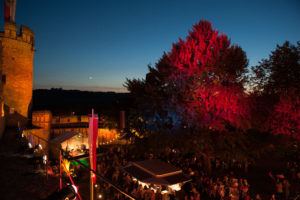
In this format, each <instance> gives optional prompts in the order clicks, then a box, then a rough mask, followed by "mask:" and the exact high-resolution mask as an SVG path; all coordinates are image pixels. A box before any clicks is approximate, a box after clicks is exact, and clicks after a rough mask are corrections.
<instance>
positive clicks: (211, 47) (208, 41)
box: [126, 21, 248, 130]
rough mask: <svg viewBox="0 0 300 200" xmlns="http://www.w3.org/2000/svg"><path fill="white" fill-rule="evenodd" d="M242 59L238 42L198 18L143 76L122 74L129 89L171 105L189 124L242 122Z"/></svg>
mask: <svg viewBox="0 0 300 200" xmlns="http://www.w3.org/2000/svg"><path fill="white" fill-rule="evenodd" d="M247 65H248V61H247V58H246V54H245V52H244V51H243V50H242V49H241V48H240V47H238V46H236V45H231V44H230V40H229V39H228V38H227V36H226V35H225V34H219V33H218V31H217V30H215V29H213V27H212V25H211V23H210V22H208V21H200V22H199V23H198V24H196V25H194V26H193V30H192V31H190V32H189V36H188V37H187V38H186V40H183V39H179V42H178V43H176V44H174V45H173V47H172V50H171V51H170V52H169V53H168V54H164V55H163V57H162V58H161V60H160V61H159V62H158V63H157V64H156V65H155V67H154V68H153V67H149V73H148V74H147V76H146V79H145V80H127V82H126V86H127V88H128V90H129V91H130V92H131V93H132V94H138V93H139V92H141V91H142V93H143V94H141V93H139V95H138V96H139V97H141V96H143V97H146V100H145V99H144V102H145V101H150V102H152V104H153V105H157V108H158V107H159V110H160V111H162V110H163V111H167V112H169V113H170V110H171V112H172V114H176V115H177V116H180V118H181V120H182V122H183V123H185V124H187V125H189V126H191V127H209V128H212V129H217V130H224V129H225V126H226V125H228V124H229V125H231V126H235V127H237V128H243V127H245V124H246V123H244V122H245V120H244V119H246V118H247V114H248V110H247V104H246V102H245V98H244V90H243V85H242V84H243V82H244V74H245V72H246V67H247ZM138 91H139V92H138ZM162 113H165V112H162Z"/></svg>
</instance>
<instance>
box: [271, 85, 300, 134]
mask: <svg viewBox="0 0 300 200" xmlns="http://www.w3.org/2000/svg"><path fill="white" fill-rule="evenodd" d="M270 116H271V117H270V120H269V122H268V123H269V126H270V130H271V132H272V133H273V134H275V135H278V134H284V135H289V136H293V137H295V138H298V139H300V97H299V95H298V96H297V95H296V94H295V89H291V90H290V91H289V92H288V93H287V94H281V96H280V100H279V102H278V103H277V104H276V105H275V106H274V110H273V112H272V114H271V115H270Z"/></svg>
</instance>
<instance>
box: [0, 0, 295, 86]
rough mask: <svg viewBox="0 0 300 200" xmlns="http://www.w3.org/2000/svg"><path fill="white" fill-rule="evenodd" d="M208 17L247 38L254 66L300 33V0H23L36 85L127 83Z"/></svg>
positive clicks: (20, 8) (20, 11)
mask: <svg viewBox="0 0 300 200" xmlns="http://www.w3.org/2000/svg"><path fill="white" fill-rule="evenodd" d="M0 10H1V13H2V11H3V3H2V2H1V7H0ZM200 19H206V20H209V21H211V22H212V24H213V27H214V28H216V29H218V30H219V31H220V32H223V33H225V34H227V35H228V36H229V38H231V41H232V43H234V44H238V45H240V46H241V47H242V48H243V49H244V51H246V53H247V57H248V59H249V62H250V64H249V66H252V65H256V64H257V63H258V61H259V60H261V59H262V58H268V56H269V54H270V52H271V51H272V50H274V49H275V48H276V44H280V45H281V44H282V43H283V42H284V41H286V40H289V41H290V42H292V43H293V44H296V41H297V40H300V1H299V0H294V1H293V0H280V1H279V0H270V1H264V0H249V1H243V0H236V1H230V0H226V1H225V0H220V1H208V0H207V1H201V0H195V1H188V0H182V1H179V0H119V1H114V0H106V1H100V0H93V1H92V0H17V9H16V23H17V24H18V25H20V24H24V25H27V26H29V27H30V28H32V29H33V31H34V33H35V38H36V50H37V52H36V53H35V57H34V88H35V89H36V88H51V87H62V88H64V89H81V90H94V91H95V90H97V91H100V90H102V91H103V90H104V91H107V90H110V91H125V89H124V88H123V86H122V85H123V83H124V82H125V79H126V78H144V77H145V74H146V73H147V65H148V64H149V63H151V64H155V63H156V62H157V61H158V59H159V58H160V57H161V55H162V54H163V52H164V51H166V52H167V51H169V50H170V48H171V46H172V43H174V42H176V41H178V38H179V37H182V38H185V37H186V36H187V34H188V30H191V28H192V25H193V24H195V23H197V22H198V21H199V20H200ZM0 21H1V22H0V27H1V30H2V29H3V15H1V18H0Z"/></svg>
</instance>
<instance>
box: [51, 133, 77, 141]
mask: <svg viewBox="0 0 300 200" xmlns="http://www.w3.org/2000/svg"><path fill="white" fill-rule="evenodd" d="M77 134H78V133H76V132H64V133H63V134H61V135H59V136H57V137H56V138H54V139H53V140H51V142H55V143H63V142H64V141H67V140H69V139H71V138H72V137H74V136H75V135H77Z"/></svg>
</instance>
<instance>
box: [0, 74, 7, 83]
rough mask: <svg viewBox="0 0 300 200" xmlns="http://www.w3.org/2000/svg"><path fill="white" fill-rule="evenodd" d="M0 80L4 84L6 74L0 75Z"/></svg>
mask: <svg viewBox="0 0 300 200" xmlns="http://www.w3.org/2000/svg"><path fill="white" fill-rule="evenodd" d="M1 80H2V84H5V83H6V75H2V78H1Z"/></svg>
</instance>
